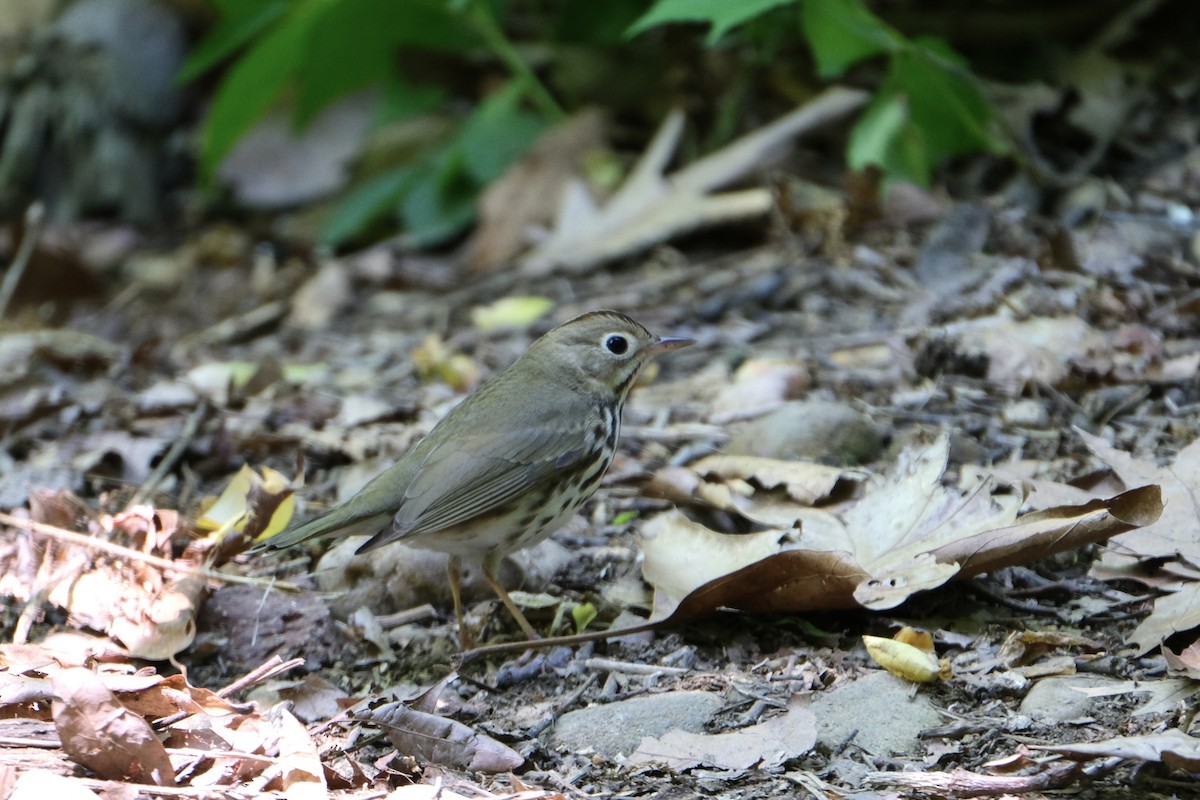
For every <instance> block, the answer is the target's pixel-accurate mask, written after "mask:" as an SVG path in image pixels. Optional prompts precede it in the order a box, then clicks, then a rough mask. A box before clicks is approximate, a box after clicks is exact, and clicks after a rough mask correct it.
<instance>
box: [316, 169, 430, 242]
mask: <svg viewBox="0 0 1200 800" xmlns="http://www.w3.org/2000/svg"><path fill="white" fill-rule="evenodd" d="M415 175H416V170H414V169H413V168H412V167H400V168H398V169H393V170H389V171H388V172H384V173H383V174H381V175H376V176H375V177H373V178H372V179H371V180H369V181H367V182H366V183H364V184H363V185H362V186H360V187H358V188H357V189H355V190H354V191H353V192H351V193H350V194H349V195H347V196H346V197H345V198H344V199H343V200H342V201H341V202H340V203H338V204H337V207H336V208H335V209H334V210H333V213H332V214H330V215H329V219H328V220H326V222H325V225H324V227H323V228H322V229H321V241H322V242H324V243H326V244H329V245H334V246H336V245H339V244H342V243H343V242H346V241H349V240H351V239H354V238H355V237H357V236H360V235H362V234H363V233H364V232H365V231H366V230H367V228H368V227H369V226H370V225H371V224H372V223H374V222H375V221H376V220H378V219H379V218H380V217H382V216H383V215H384V214H386V213H388V212H393V213H395V212H396V211H397V210H398V207H399V204H400V200H401V198H402V197H403V196H404V193H405V192H406V191H407V190H408V188H409V186H410V185H411V184H412V183H413V179H414V177H415Z"/></svg>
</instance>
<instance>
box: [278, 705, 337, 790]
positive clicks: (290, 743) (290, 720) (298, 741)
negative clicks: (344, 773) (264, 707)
mask: <svg viewBox="0 0 1200 800" xmlns="http://www.w3.org/2000/svg"><path fill="white" fill-rule="evenodd" d="M271 713H272V714H273V715H278V716H277V721H278V730H279V761H278V765H279V767H280V769H281V774H280V776H279V782H280V783H281V784H282V785H283V790H284V791H285V792H287V797H288V798H289V800H292V798H294V799H295V800H327V798H328V797H329V795H328V793H327V791H326V786H325V768H324V767H323V766H322V765H321V756H320V753H319V752H318V751H317V744H316V742H314V741H313V740H312V737H311V736H309V735H308V731H307V730H305V729H304V725H303V724H302V723H301V722H300V721H299V720H298V719H296V718H295V717H294V716H292V714H291V713H290V712H289V711H288V710H287V709H286V708H282V707H278V708H275V709H272V711H271Z"/></svg>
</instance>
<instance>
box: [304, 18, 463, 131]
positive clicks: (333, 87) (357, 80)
mask: <svg viewBox="0 0 1200 800" xmlns="http://www.w3.org/2000/svg"><path fill="white" fill-rule="evenodd" d="M477 44H478V39H477V38H476V37H475V36H474V35H473V34H471V33H470V32H469V30H468V29H467V28H466V27H465V25H464V24H463V23H462V21H461V20H460V19H459V18H457V17H455V16H452V15H451V14H449V13H448V12H447V11H446V10H445V8H444V6H443V5H442V4H441V3H437V2H432V1H431V0H385V2H380V0H338V2H336V3H334V4H333V5H331V6H330V7H329V9H328V10H327V12H326V13H324V14H323V15H322V17H321V23H320V24H319V25H314V26H313V27H312V28H311V30H310V33H309V41H308V44H307V50H306V53H305V57H304V60H303V62H302V64H301V70H300V84H299V93H298V96H297V100H296V119H297V122H298V123H301V124H303V123H304V122H307V121H309V120H311V119H312V118H313V117H314V116H315V115H316V114H317V113H318V112H320V110H321V109H322V108H324V107H325V106H326V105H328V104H329V103H331V102H333V101H334V100H337V99H338V98H339V97H342V96H343V95H345V94H347V93H349V92H352V91H354V90H356V89H360V88H362V87H364V86H368V85H371V84H381V83H383V82H385V81H386V80H388V79H389V78H390V77H391V76H392V75H393V74H394V72H395V60H396V55H397V53H398V52H399V51H400V50H401V49H402V48H403V47H405V46H411V47H418V48H422V49H431V50H449V51H461V50H465V49H467V48H469V47H472V46H475V45H477Z"/></svg>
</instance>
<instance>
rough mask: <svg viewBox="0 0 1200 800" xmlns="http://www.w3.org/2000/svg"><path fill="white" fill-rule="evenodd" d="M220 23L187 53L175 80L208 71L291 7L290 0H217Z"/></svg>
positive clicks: (197, 75)
mask: <svg viewBox="0 0 1200 800" xmlns="http://www.w3.org/2000/svg"><path fill="white" fill-rule="evenodd" d="M215 5H216V6H217V7H218V9H219V12H218V13H219V14H220V20H221V21H220V23H218V24H217V26H216V27H214V28H213V29H212V31H211V32H210V33H209V34H208V35H207V36H205V37H204V38H203V39H202V40H201V41H200V43H199V44H197V45H196V46H195V47H194V48H193V49H192V52H191V53H189V54H188V57H187V60H186V61H184V63H183V66H182V67H181V68H180V70H179V74H178V75H176V76H175V81H176V83H180V84H183V83H188V82H189V81H193V80H195V79H196V78H197V77H199V76H200V75H203V74H204V73H205V72H208V71H209V70H210V69H212V68H213V67H215V66H216V65H217V64H219V63H221V62H222V61H224V60H225V59H226V58H228V57H229V56H231V55H233V54H234V53H235V52H236V51H238V50H240V49H241V48H242V47H243V46H245V45H246V44H247V43H248V42H249V41H250V40H251V39H253V38H254V37H255V36H258V35H259V34H260V33H262V32H263V31H264V30H266V29H267V28H268V27H270V26H271V25H272V24H274V23H275V22H277V21H278V20H279V19H280V18H282V17H283V16H284V15H285V14H286V13H287V10H288V8H289V7H290V6H291V3H290V2H289V0H216V2H215Z"/></svg>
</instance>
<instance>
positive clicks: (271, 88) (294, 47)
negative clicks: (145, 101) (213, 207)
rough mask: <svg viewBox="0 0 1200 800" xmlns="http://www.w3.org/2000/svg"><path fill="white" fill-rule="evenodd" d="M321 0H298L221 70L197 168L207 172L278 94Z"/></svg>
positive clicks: (291, 73)
mask: <svg viewBox="0 0 1200 800" xmlns="http://www.w3.org/2000/svg"><path fill="white" fill-rule="evenodd" d="M325 4H326V0H301V2H299V3H297V4H296V5H295V6H294V7H293V9H292V13H291V14H289V15H288V17H287V19H285V20H284V21H283V22H282V23H281V24H280V25H278V26H277V27H276V28H275V29H274V30H272V31H270V32H269V33H267V34H266V35H265V36H263V37H262V38H261V39H260V40H259V41H258V43H257V44H255V45H254V47H252V48H251V49H250V50H249V51H248V52H247V53H246V54H245V55H244V56H242V57H241V58H240V59H238V61H237V63H236V64H234V65H233V67H232V68H231V69H230V70H229V72H228V74H226V76H225V79H224V80H223V81H222V82H221V86H220V88H219V89H217V92H216V95H215V96H214V97H213V102H212V107H211V108H210V109H209V112H208V119H206V120H205V121H204V130H203V131H202V132H201V149H202V156H201V162H200V167H201V172H202V173H203V174H204V175H205V176H211V175H212V173H213V171H214V170H215V169H216V166H217V164H218V163H219V162H220V160H221V158H222V157H223V156H224V155H225V154H226V153H227V152H229V150H230V148H232V147H233V145H234V143H235V142H236V141H237V140H238V139H239V138H240V137H241V136H242V134H244V133H245V132H246V131H247V130H249V129H250V127H251V126H253V125H254V123H255V122H257V121H258V120H259V119H260V118H262V116H263V114H265V113H266V112H267V110H268V109H270V108H271V106H272V105H274V104H275V102H276V101H277V100H278V99H279V96H280V94H281V93H282V91H283V89H284V87H285V86H287V85H288V83H289V82H290V81H291V79H292V77H293V76H294V75H295V72H296V69H297V67H298V65H299V63H300V60H301V58H302V57H303V55H304V45H305V41H306V39H307V36H308V31H309V28H310V27H311V26H312V25H314V24H315V23H317V22H318V21H319V20H320V12H321V10H322V8H323V7H324V5H325Z"/></svg>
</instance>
